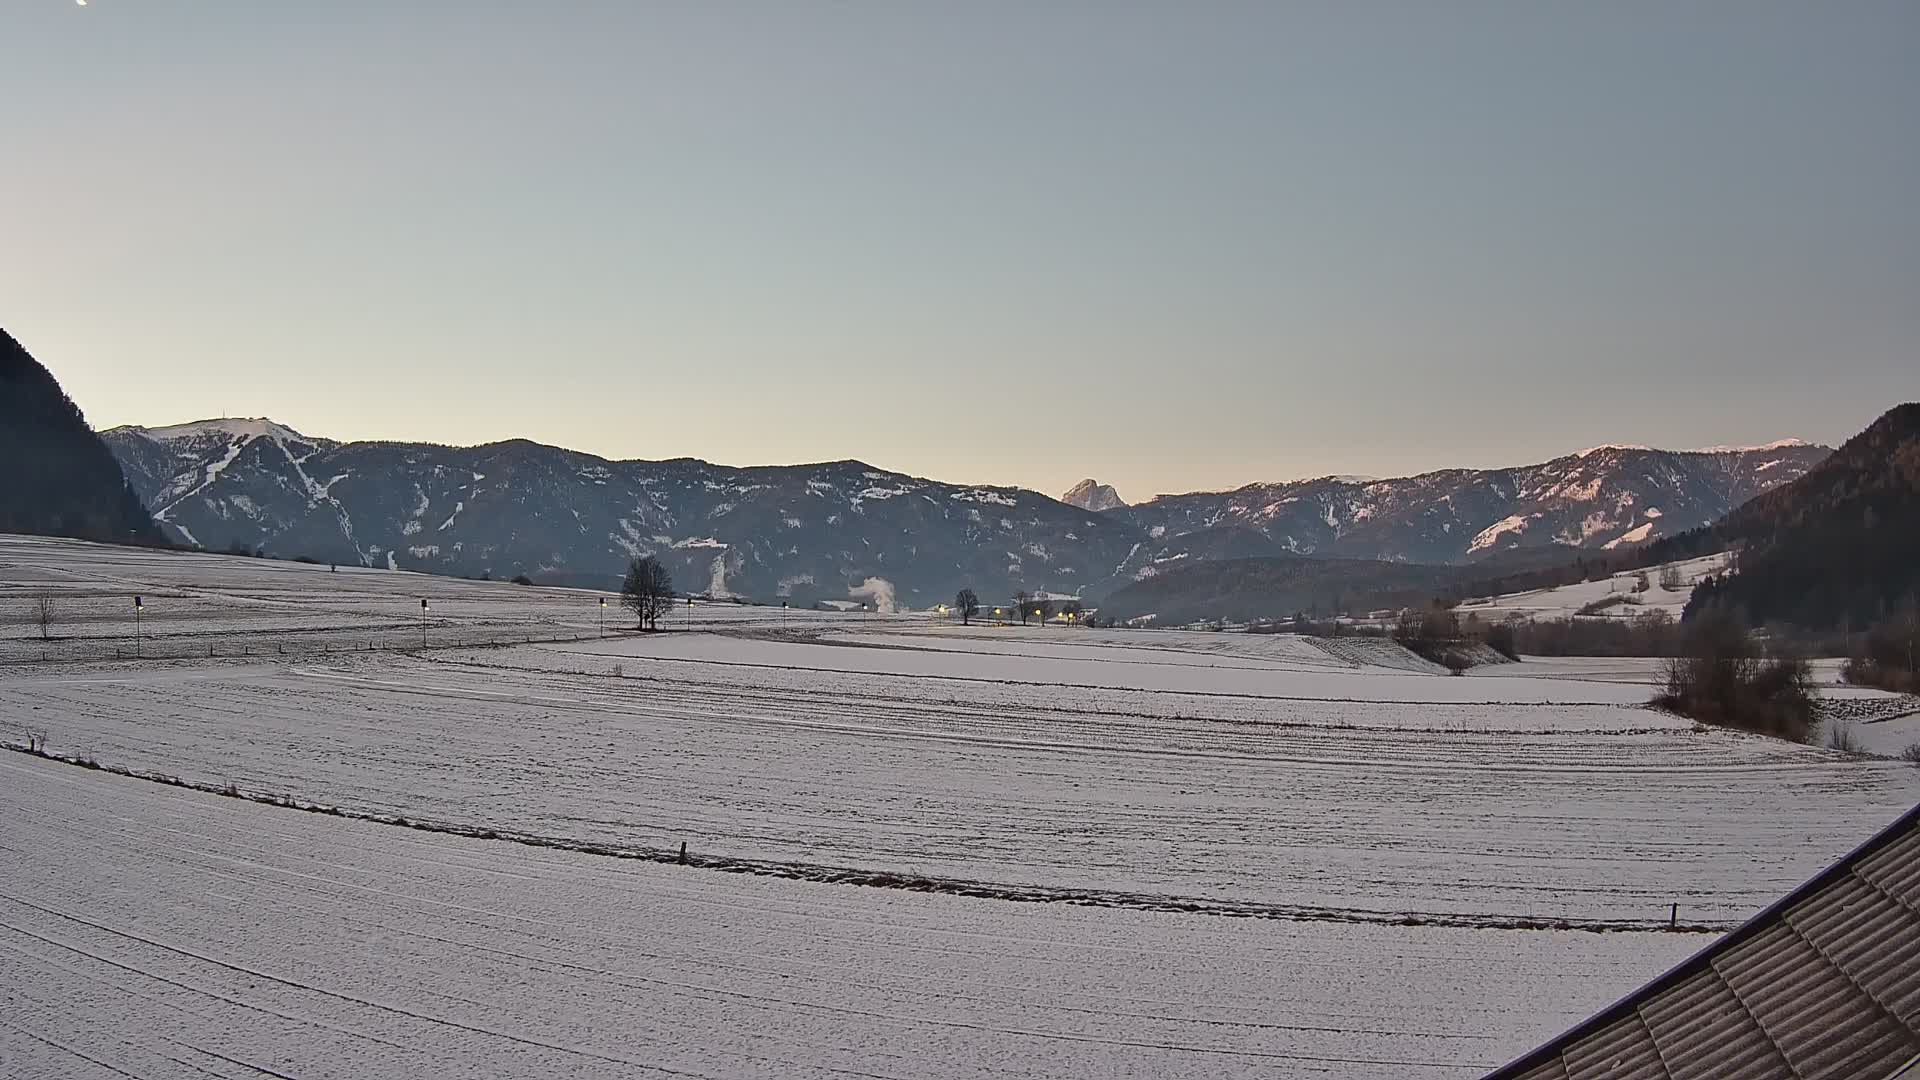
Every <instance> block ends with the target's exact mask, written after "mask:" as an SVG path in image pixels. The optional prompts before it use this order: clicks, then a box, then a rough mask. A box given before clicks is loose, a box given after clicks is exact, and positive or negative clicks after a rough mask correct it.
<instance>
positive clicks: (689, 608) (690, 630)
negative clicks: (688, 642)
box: [687, 596, 693, 633]
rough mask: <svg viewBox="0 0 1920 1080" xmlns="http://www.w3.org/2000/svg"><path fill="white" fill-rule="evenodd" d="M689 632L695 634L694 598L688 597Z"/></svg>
mask: <svg viewBox="0 0 1920 1080" xmlns="http://www.w3.org/2000/svg"><path fill="white" fill-rule="evenodd" d="M687 632H688V633H692V632H693V597H691V596H689V597H687Z"/></svg>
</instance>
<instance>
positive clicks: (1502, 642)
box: [1487, 622, 1520, 660]
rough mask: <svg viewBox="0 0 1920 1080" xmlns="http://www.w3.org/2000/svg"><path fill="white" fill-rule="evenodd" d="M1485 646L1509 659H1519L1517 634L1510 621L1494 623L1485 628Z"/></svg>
mask: <svg viewBox="0 0 1920 1080" xmlns="http://www.w3.org/2000/svg"><path fill="white" fill-rule="evenodd" d="M1487 647H1488V648H1490V649H1492V650H1493V651H1494V652H1497V653H1499V654H1500V655H1501V656H1504V657H1506V658H1507V659H1509V660H1518V659H1520V640H1519V635H1518V634H1516V633H1515V632H1514V628H1513V624H1512V623H1510V622H1503V623H1495V624H1494V625H1492V626H1490V627H1488V628H1487Z"/></svg>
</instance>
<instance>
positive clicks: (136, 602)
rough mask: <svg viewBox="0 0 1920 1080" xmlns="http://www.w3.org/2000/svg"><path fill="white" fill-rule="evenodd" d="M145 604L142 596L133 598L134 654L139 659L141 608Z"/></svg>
mask: <svg viewBox="0 0 1920 1080" xmlns="http://www.w3.org/2000/svg"><path fill="white" fill-rule="evenodd" d="M145 606H146V602H145V601H143V600H142V599H140V597H138V596H135V597H134V598H133V655H134V658H135V659H138V658H139V656H140V609H141V608H143V607H145Z"/></svg>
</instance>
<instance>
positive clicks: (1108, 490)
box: [1060, 477, 1127, 513]
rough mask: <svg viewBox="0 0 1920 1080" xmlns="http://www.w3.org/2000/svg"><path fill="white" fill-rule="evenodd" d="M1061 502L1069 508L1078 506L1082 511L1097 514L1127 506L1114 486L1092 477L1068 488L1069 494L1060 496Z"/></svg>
mask: <svg viewBox="0 0 1920 1080" xmlns="http://www.w3.org/2000/svg"><path fill="white" fill-rule="evenodd" d="M1060 501H1061V502H1063V503H1066V504H1067V505H1068V506H1077V507H1079V508H1080V509H1082V510H1091V511H1094V512H1095V513H1098V512H1099V511H1101V510H1116V509H1118V508H1120V507H1122V506H1125V505H1127V502H1126V500H1125V499H1122V498H1121V497H1120V493H1119V492H1117V491H1115V490H1113V485H1112V484H1102V483H1099V482H1097V481H1095V480H1094V479H1093V478H1092V477H1088V478H1087V479H1085V480H1082V481H1080V482H1079V483H1077V484H1075V485H1073V486H1072V487H1071V488H1068V489H1067V493H1066V494H1065V495H1062V496H1060Z"/></svg>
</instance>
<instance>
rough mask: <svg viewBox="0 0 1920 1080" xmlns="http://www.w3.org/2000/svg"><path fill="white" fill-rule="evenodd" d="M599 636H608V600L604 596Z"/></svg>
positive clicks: (601, 601) (601, 599)
mask: <svg viewBox="0 0 1920 1080" xmlns="http://www.w3.org/2000/svg"><path fill="white" fill-rule="evenodd" d="M598 634H599V636H600V637H606V636H607V598H606V597H604V596H603V597H601V598H600V626H599V630H598Z"/></svg>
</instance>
